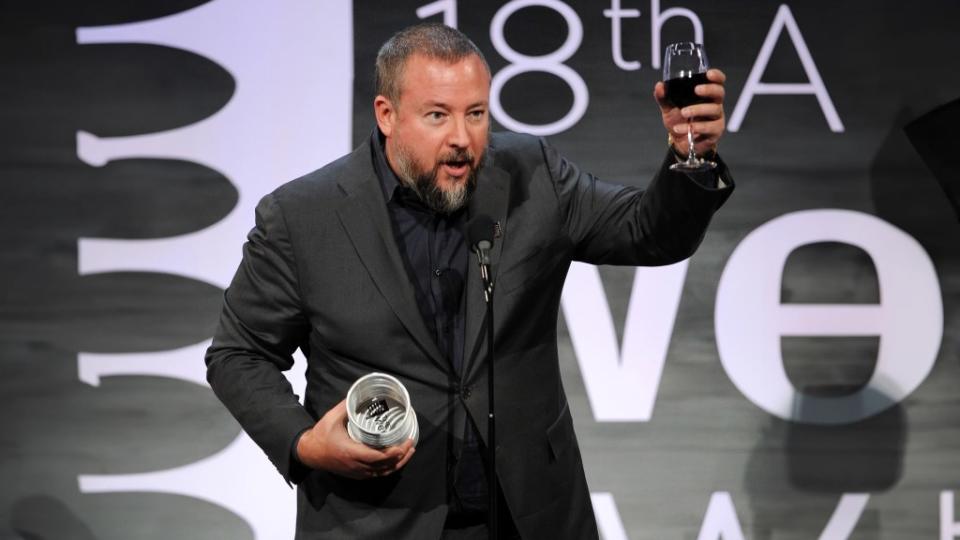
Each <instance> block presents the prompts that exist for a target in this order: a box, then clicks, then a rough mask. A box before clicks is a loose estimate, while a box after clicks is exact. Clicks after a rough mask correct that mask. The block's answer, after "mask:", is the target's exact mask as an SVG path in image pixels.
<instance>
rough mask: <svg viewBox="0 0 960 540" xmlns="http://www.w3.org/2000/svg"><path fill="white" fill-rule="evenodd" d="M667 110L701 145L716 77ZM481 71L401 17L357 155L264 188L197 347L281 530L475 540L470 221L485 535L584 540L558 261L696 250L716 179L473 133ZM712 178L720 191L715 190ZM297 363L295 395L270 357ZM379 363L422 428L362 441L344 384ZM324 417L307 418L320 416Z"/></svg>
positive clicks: (478, 487) (456, 40) (716, 199)
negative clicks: (299, 388)
mask: <svg viewBox="0 0 960 540" xmlns="http://www.w3.org/2000/svg"><path fill="white" fill-rule="evenodd" d="M709 80H710V81H711V82H710V84H705V85H701V86H699V87H698V89H697V92H698V93H699V94H700V95H701V96H704V97H705V98H707V99H709V102H708V103H703V104H698V105H693V106H690V107H688V108H686V109H684V110H682V111H681V110H678V109H676V108H674V107H672V106H671V105H670V104H668V103H667V102H666V101H665V100H664V90H663V85H662V83H658V84H657V86H656V88H655V90H654V97H655V98H656V100H657V102H658V103H659V105H660V108H661V111H662V113H663V123H664V125H665V126H666V128H667V129H668V132H669V133H671V134H677V135H681V134H685V133H686V130H687V127H686V126H687V122H688V121H693V122H694V128H695V131H696V133H698V137H699V142H698V143H697V148H696V149H697V151H698V152H700V153H708V154H713V152H714V151H715V149H716V145H717V141H718V140H719V138H720V136H721V134H722V132H723V127H724V117H723V109H722V101H723V86H722V83H723V80H724V76H723V74H722V73H721V72H719V71H717V70H711V72H710V73H709ZM489 89H490V71H489V68H488V66H487V64H486V61H485V60H484V59H483V56H482V55H481V53H480V51H479V50H478V49H477V48H476V46H475V45H474V44H473V43H472V42H470V40H469V39H467V38H466V36H464V35H463V34H461V33H459V32H458V31H456V30H453V29H450V28H448V27H445V26H442V25H437V24H424V25H419V26H415V27H412V28H408V29H406V30H404V31H402V32H400V33H399V34H397V35H395V36H394V37H393V38H391V39H390V40H389V41H388V42H387V43H386V44H385V45H384V46H383V48H382V49H381V50H380V53H379V55H378V57H377V91H378V95H377V97H376V99H375V100H374V113H375V115H376V120H377V126H378V127H377V129H376V130H375V132H374V134H373V135H372V136H371V138H370V140H369V141H368V142H366V143H364V144H363V145H361V146H360V147H359V148H358V149H357V150H355V151H354V152H353V153H351V154H349V155H347V156H344V157H343V158H341V159H339V160H337V161H335V162H333V163H331V164H329V165H327V166H326V167H324V168H322V169H320V170H318V171H315V172H313V173H310V174H308V175H307V176H305V177H303V178H300V179H298V180H295V181H293V182H291V183H288V184H286V185H284V186H282V187H281V188H279V189H278V190H276V191H275V192H274V193H272V194H270V195H267V196H266V197H264V199H263V200H262V201H261V202H260V204H259V206H258V208H257V225H256V227H255V228H254V229H253V230H252V231H251V232H250V235H249V238H248V240H249V241H248V242H247V244H246V245H245V247H244V257H243V262H242V263H241V265H240V268H239V269H238V271H237V274H236V276H235V278H234V281H233V283H232V284H231V286H230V287H229V289H228V290H227V292H226V294H225V301H224V308H223V313H222V316H221V319H220V327H219V329H218V330H217V333H216V336H215V337H214V342H213V345H212V346H211V347H210V350H209V351H208V353H207V358H206V361H207V366H208V380H209V381H210V384H211V386H212V387H213V389H214V391H215V392H216V393H217V395H218V396H219V397H220V399H221V400H223V402H224V403H225V404H226V405H227V407H228V408H229V409H230V411H231V412H232V413H233V414H234V415H235V416H236V418H237V419H238V420H239V421H240V424H241V425H242V426H243V428H244V429H245V430H246V431H247V433H249V434H250V436H251V437H252V438H253V440H254V441H256V442H257V443H258V444H259V445H260V446H261V447H262V448H263V449H264V451H265V452H266V453H267V455H268V456H269V458H270V459H271V460H272V461H273V463H274V464H275V465H276V466H277V468H278V469H279V471H280V473H281V474H283V475H284V477H285V478H286V479H287V480H288V481H293V482H296V483H298V485H299V490H298V518H297V532H298V534H297V536H298V538H417V539H420V538H424V539H430V538H468V537H469V538H474V537H476V538H483V537H486V535H487V533H488V531H487V530H486V525H485V523H486V513H487V510H488V508H487V505H486V501H487V497H488V493H489V491H488V485H487V479H486V478H485V476H484V466H483V457H482V456H483V451H484V447H483V439H484V437H485V436H486V418H487V392H486V389H487V383H486V373H487V370H486V369H485V365H484V362H485V358H486V343H485V341H484V339H483V336H484V334H485V331H484V329H483V322H484V312H485V306H484V301H483V292H482V290H481V285H480V283H481V282H480V279H479V276H478V271H477V269H476V265H475V264H469V261H468V259H469V256H470V254H469V249H468V247H467V246H466V242H465V240H464V238H463V233H462V232H461V231H462V229H463V226H464V224H465V222H466V221H467V220H469V219H470V218H472V217H474V216H476V215H479V214H483V215H487V216H490V217H491V218H492V219H493V220H494V221H495V222H496V234H495V236H496V238H495V242H494V246H493V249H492V250H491V251H492V252H491V262H492V274H493V278H494V280H495V283H496V289H495V292H494V298H495V301H494V303H495V306H496V316H495V321H496V323H495V327H494V328H495V334H496V343H495V347H494V350H495V352H496V380H495V387H496V392H497V448H496V455H497V458H496V461H497V463H496V465H497V471H498V474H497V476H498V483H499V493H497V494H496V495H498V496H499V498H500V500H501V503H500V504H499V505H498V510H497V511H498V515H499V516H500V521H501V522H502V523H503V527H502V530H501V537H522V538H532V539H535V538H549V539H556V538H577V539H580V538H596V537H597V528H596V524H595V521H594V517H593V512H592V509H591V505H590V496H589V491H588V489H587V485H586V481H585V478H584V473H583V466H582V463H581V459H580V453H579V449H578V447H577V442H576V437H575V435H574V432H573V423H572V419H571V417H570V412H569V408H568V406H567V402H566V397H565V395H564V393H563V389H562V385H561V381H560V374H559V369H558V363H557V344H556V338H557V336H556V320H557V313H558V306H559V300H560V293H561V290H562V287H563V281H564V277H565V274H566V271H567V268H568V267H569V264H570V262H571V261H573V260H580V261H586V262H590V263H595V264H631V265H641V264H667V263H672V262H675V261H679V260H682V259H684V258H686V257H688V256H690V254H692V253H693V251H694V250H695V248H696V246H697V245H698V244H699V242H700V239H701V238H702V237H703V234H704V231H705V229H706V226H707V224H708V222H709V220H710V217H711V215H712V213H713V212H714V211H715V210H716V209H717V208H718V207H719V206H720V205H721V204H722V203H723V201H724V200H725V199H726V197H727V196H728V195H729V193H730V191H731V189H732V184H731V180H730V178H729V176H728V175H727V173H726V168H725V167H724V166H723V164H722V162H721V164H720V167H719V168H718V171H719V172H708V173H705V174H701V175H699V176H697V177H695V178H694V177H693V175H691V176H687V175H684V174H681V173H675V172H671V171H669V170H668V169H667V167H666V166H667V165H668V164H669V163H672V162H674V161H675V160H676V159H677V158H676V156H677V155H683V154H685V153H686V152H687V148H686V143H685V138H683V137H678V138H677V142H676V143H675V144H674V148H673V151H669V152H667V159H666V160H665V162H664V167H663V168H662V169H661V171H660V173H659V174H658V176H657V178H655V179H654V180H653V182H652V183H651V184H650V187H649V189H648V190H647V191H646V192H643V191H641V190H638V189H635V188H627V187H619V186H612V185H608V184H603V183H601V182H598V181H597V180H596V179H595V178H593V177H592V176H590V175H588V174H585V173H582V172H581V171H580V170H579V169H577V167H576V166H575V165H573V164H572V163H570V162H568V161H566V160H565V159H563V158H562V157H560V156H559V155H558V154H557V152H556V151H555V150H554V149H553V148H552V147H550V146H549V145H548V144H547V143H546V142H545V141H543V140H541V139H537V138H534V137H531V136H525V135H516V134H493V135H491V134H490V133H489V122H490V120H489ZM718 181H720V182H721V184H719V185H718ZM297 348H300V349H302V350H303V352H304V354H305V356H306V357H307V359H308V369H307V391H306V396H305V403H304V405H303V406H301V405H300V404H299V403H298V402H297V398H296V396H294V395H293V394H292V392H291V390H290V386H289V385H288V384H287V382H286V380H285V379H284V377H283V375H282V374H281V370H284V369H289V367H290V366H291V365H292V363H293V361H292V359H291V354H292V353H293V351H294V350H296V349H297ZM372 371H380V372H387V373H391V374H393V375H395V376H396V377H397V378H399V379H400V380H401V381H402V382H403V384H404V385H405V386H406V387H407V389H408V390H409V392H410V396H411V400H412V403H413V406H414V408H415V409H416V412H417V416H418V421H419V426H420V438H419V443H418V445H417V447H416V449H414V448H413V444H412V441H407V442H405V443H404V444H401V445H399V446H396V447H392V448H387V449H382V450H381V449H373V448H369V447H366V446H364V445H362V444H359V443H356V442H354V441H352V440H351V439H350V438H349V437H348V436H347V433H346V430H345V422H346V409H345V404H344V402H343V399H344V396H345V395H346V392H347V389H348V388H349V387H350V385H351V384H352V383H353V382H354V381H355V380H356V379H357V378H359V377H360V376H362V375H364V374H366V373H369V372H372ZM318 419H319V420H318Z"/></svg>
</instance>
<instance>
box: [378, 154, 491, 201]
mask: <svg viewBox="0 0 960 540" xmlns="http://www.w3.org/2000/svg"><path fill="white" fill-rule="evenodd" d="M408 155H409V154H408V153H407V152H406V149H404V148H402V147H399V146H398V148H397V155H396V161H397V169H399V170H398V171H397V176H398V177H399V179H400V182H402V183H403V185H405V186H407V187H408V188H410V189H412V190H413V191H414V193H416V194H417V196H418V197H420V200H421V201H422V202H423V204H424V205H426V207H427V208H429V209H431V210H433V211H434V212H437V213H440V214H447V215H449V214H453V213H454V212H456V211H458V210H460V209H461V208H463V207H464V206H466V205H467V202H469V201H470V196H471V195H472V194H473V191H474V189H476V187H477V172H479V169H480V167H479V166H477V167H476V168H474V167H473V166H471V167H470V173H469V174H468V175H467V180H466V182H461V183H458V184H456V185H455V186H454V187H453V188H452V189H447V190H444V189H442V188H441V187H440V186H439V185H438V184H437V174H438V173H439V172H440V167H441V165H443V162H444V160H441V161H440V162H439V163H437V165H435V166H434V167H433V169H431V170H429V171H423V170H420V169H419V168H418V167H417V165H416V164H415V163H414V161H413V160H412V159H409V158H408ZM471 161H472V160H471ZM481 163H482V160H481Z"/></svg>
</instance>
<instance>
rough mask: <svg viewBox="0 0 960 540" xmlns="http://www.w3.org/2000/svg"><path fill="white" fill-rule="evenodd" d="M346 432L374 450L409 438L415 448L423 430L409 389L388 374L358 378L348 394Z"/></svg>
mask: <svg viewBox="0 0 960 540" xmlns="http://www.w3.org/2000/svg"><path fill="white" fill-rule="evenodd" d="M347 433H348V434H350V438H351V439H353V440H355V441H357V442H361V443H363V444H366V445H367V446H372V447H374V448H386V447H388V446H393V445H396V444H400V443H402V442H403V441H404V440H406V439H413V444H414V446H416V444H417V441H418V440H419V438H420V428H419V425H418V424H417V413H416V412H415V411H414V410H413V407H412V406H411V405H410V394H409V393H407V389H406V387H404V386H403V384H402V383H401V382H400V381H399V380H397V378H396V377H393V376H391V375H387V374H386V373H368V374H367V375H364V376H363V377H360V378H359V379H357V381H356V382H355V383H353V386H351V387H350V390H348V391H347Z"/></svg>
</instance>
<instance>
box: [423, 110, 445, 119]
mask: <svg viewBox="0 0 960 540" xmlns="http://www.w3.org/2000/svg"><path fill="white" fill-rule="evenodd" d="M444 116H445V115H444V114H443V113H442V112H440V111H432V112H429V113H427V118H429V119H430V120H433V121H439V120H443V117H444Z"/></svg>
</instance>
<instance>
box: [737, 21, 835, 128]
mask: <svg viewBox="0 0 960 540" xmlns="http://www.w3.org/2000/svg"><path fill="white" fill-rule="evenodd" d="M784 27H786V29H787V35H789V36H790V40H791V41H792V42H793V47H794V48H795V49H796V51H797V56H799V57H800V63H801V64H803V71H804V72H806V74H807V80H808V81H809V82H805V83H765V82H760V77H762V76H763V72H764V71H766V69H767V64H768V63H769V62H770V55H771V54H773V48H774V46H776V44H777V39H779V38H780V34H781V33H782V32H783V29H784ZM757 94H781V95H783V94H802V95H807V94H813V95H815V96H817V102H818V103H819V104H820V109H821V110H823V115H824V116H826V117H827V124H829V125H830V131H833V132H834V133H839V132H842V131H843V122H841V121H840V115H839V114H837V109H836V107H834V106H833V101H831V100H830V94H829V93H828V92H827V87H826V85H824V84H823V79H822V78H821V77H820V71H818V70H817V65H816V64H815V63H814V62H813V56H812V55H811V54H810V49H808V48H807V42H806V41H804V39H803V34H801V33H800V27H799V26H797V21H796V20H794V18H793V13H791V12H790V8H789V7H787V5H786V4H783V5H781V6H780V9H778V10H777V16H776V17H774V19H773V24H772V25H770V31H769V32H768V33H767V38H766V39H765V40H764V41H763V46H762V47H760V54H759V55H757V60H756V62H754V63H753V69H751V70H750V76H749V77H747V82H746V83H745V84H744V85H743V91H742V92H741V93H740V98H739V99H737V105H736V107H734V108H733V114H731V115H730V123H729V124H727V128H728V129H729V130H730V131H739V130H740V125H741V124H743V118H744V117H745V116H746V115H747V109H749V108H750V102H751V101H753V96H755V95H757Z"/></svg>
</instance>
